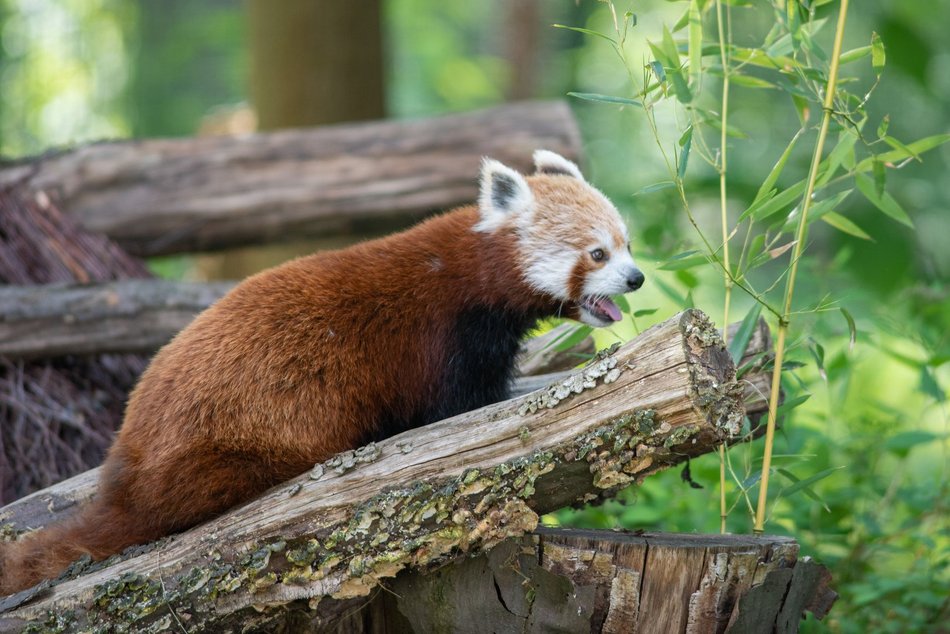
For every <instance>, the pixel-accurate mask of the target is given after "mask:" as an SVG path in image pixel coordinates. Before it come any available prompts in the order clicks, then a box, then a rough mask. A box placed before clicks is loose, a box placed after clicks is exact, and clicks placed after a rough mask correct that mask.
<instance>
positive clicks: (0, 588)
mask: <svg viewBox="0 0 950 634" xmlns="http://www.w3.org/2000/svg"><path fill="white" fill-rule="evenodd" d="M133 519H134V518H132V517H130V516H129V515H128V514H126V513H124V512H122V511H121V509H118V508H116V507H112V506H106V505H105V504H104V503H101V502H99V501H93V502H92V503H90V504H88V505H87V506H85V507H84V508H82V509H80V510H79V513H78V514H77V515H76V516H75V517H72V518H69V519H67V520H64V521H62V522H59V523H57V524H53V525H52V526H50V527H48V528H44V529H41V530H39V531H36V532H34V533H30V534H28V535H26V536H25V537H23V538H21V539H20V540H19V541H16V542H7V543H3V544H0V595H5V594H12V593H14V592H19V591H20V590H24V589H26V588H29V587H31V586H33V585H35V584H37V583H39V582H40V581H42V580H43V579H52V578H55V577H57V576H59V574H60V573H61V572H63V571H64V570H65V569H66V568H68V567H69V564H71V563H72V562H73V561H75V560H77V559H79V558H80V557H82V556H83V555H86V554H88V555H91V556H92V558H93V560H99V559H104V558H106V557H108V556H109V555H112V554H115V553H118V552H120V551H122V550H123V549H125V548H126V547H128V546H131V545H133V544H137V543H141V542H144V541H147V540H148V536H144V535H139V534H138V533H139V532H140V531H141V529H139V528H138V526H137V524H139V523H136V522H134V521H133Z"/></svg>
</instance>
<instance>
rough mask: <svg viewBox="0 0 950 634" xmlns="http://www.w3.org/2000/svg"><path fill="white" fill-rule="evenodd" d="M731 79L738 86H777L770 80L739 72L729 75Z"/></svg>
mask: <svg viewBox="0 0 950 634" xmlns="http://www.w3.org/2000/svg"><path fill="white" fill-rule="evenodd" d="M729 81H731V82H732V83H734V84H736V85H737V86H746V87H748V88H775V84H773V83H772V82H770V81H768V80H765V79H761V78H759V77H753V76H752V75H740V74H739V73H732V74H731V75H729Z"/></svg>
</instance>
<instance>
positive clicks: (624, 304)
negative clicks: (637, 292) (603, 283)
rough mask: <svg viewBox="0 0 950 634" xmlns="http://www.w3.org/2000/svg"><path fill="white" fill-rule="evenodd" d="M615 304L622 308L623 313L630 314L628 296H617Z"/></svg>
mask: <svg viewBox="0 0 950 634" xmlns="http://www.w3.org/2000/svg"><path fill="white" fill-rule="evenodd" d="M614 302H615V303H616V304H617V306H619V307H620V310H622V311H623V312H625V313H629V312H630V302H628V301H627V297H626V295H617V296H616V297H614Z"/></svg>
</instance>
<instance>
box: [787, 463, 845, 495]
mask: <svg viewBox="0 0 950 634" xmlns="http://www.w3.org/2000/svg"><path fill="white" fill-rule="evenodd" d="M841 469H844V467H831V468H830V469H824V470H822V471H819V472H818V473H816V474H815V475H813V476H810V477H808V478H805V479H804V480H799V481H798V482H796V483H795V484H793V485H792V486H790V487H788V488H787V489H782V495H784V496H789V495H792V494H793V493H796V492H798V491H801V490H802V489H804V488H806V487H810V486H811V485H813V484H815V483H816V482H818V481H820V480H824V479H825V478H827V477H828V476H830V475H831V474H832V473H834V472H835V471H839V470H841Z"/></svg>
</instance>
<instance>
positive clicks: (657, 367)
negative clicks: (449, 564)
mask: <svg viewBox="0 0 950 634" xmlns="http://www.w3.org/2000/svg"><path fill="white" fill-rule="evenodd" d="M734 372H735V368H734V366H733V363H732V360H731V359H730V358H729V355H728V353H727V352H726V351H725V349H724V348H723V347H722V342H721V338H720V337H719V335H718V333H717V332H716V330H715V328H714V327H713V325H712V324H711V323H710V322H709V321H708V319H707V318H706V317H705V316H704V315H703V314H702V313H701V312H699V311H695V310H690V311H686V312H684V313H681V314H680V315H678V316H676V317H674V318H673V319H670V320H668V321H666V322H663V323H662V324H658V325H657V326H654V327H653V328H651V329H649V330H648V331H646V332H644V333H643V334H642V335H641V336H639V337H637V338H636V339H634V340H633V341H631V342H629V343H627V344H626V345H624V346H623V347H621V348H619V349H613V350H611V351H605V352H604V353H601V354H599V355H598V357H597V358H596V359H595V360H594V361H592V362H591V364H589V365H588V366H587V367H586V368H585V369H584V370H583V371H580V372H577V373H575V374H573V375H571V377H570V378H569V379H566V380H563V381H561V382H559V383H557V384H555V385H552V386H549V387H548V388H546V389H544V390H539V391H536V392H532V393H530V394H528V395H526V396H522V397H519V398H516V399H512V400H510V401H505V402H503V403H498V404H495V405H491V406H488V407H485V408H482V409H479V410H475V411H473V412H468V413H466V414H462V415H459V416H456V417H454V418H451V419H448V420H445V421H441V422H438V423H435V424H433V425H429V426H427V427H423V428H420V429H415V430H411V431H409V432H406V433H404V434H401V435H399V436H396V437H393V438H391V439H388V440H385V441H383V442H381V443H378V444H375V445H370V446H368V447H364V448H362V449H360V450H358V451H355V452H352V451H351V452H345V453H344V454H341V455H339V456H336V457H334V458H332V459H330V460H329V461H327V462H326V463H323V464H320V465H317V466H316V467H315V468H314V470H313V471H312V472H310V473H308V474H304V475H302V476H300V477H298V478H296V479H294V480H291V481H289V482H287V483H285V484H283V485H281V486H279V487H276V488H274V489H272V490H271V491H270V492H268V493H267V494H265V495H263V496H262V497H260V498H258V499H256V500H254V501H253V502H251V503H249V504H247V505H245V506H243V507H240V508H238V509H235V510H232V511H230V512H228V513H227V514H225V515H223V516H222V517H220V518H218V519H216V520H213V521H211V522H208V523H206V524H203V525H201V526H198V527H196V528H194V529H191V530H189V531H187V532H185V533H182V534H180V535H177V536H174V537H171V538H168V539H165V540H162V541H161V542H158V543H156V544H152V545H148V546H145V547H142V548H138V549H132V550H131V551H129V552H127V553H125V554H124V555H123V556H122V557H118V558H114V559H113V560H109V561H107V562H104V563H101V564H97V565H93V566H87V567H86V568H85V569H83V568H82V567H81V566H77V570H74V571H72V572H71V573H70V574H68V575H67V576H66V578H64V579H61V580H59V581H58V582H57V583H55V584H53V585H51V586H49V587H46V588H40V589H38V590H33V591H29V590H28V591H25V592H24V593H20V594H19V595H13V596H12V597H9V598H8V599H6V600H5V602H4V607H5V608H6V609H7V611H6V612H4V613H3V614H2V615H0V632H12V631H20V630H21V629H22V628H24V627H25V626H27V625H28V624H37V625H41V624H43V623H46V622H47V620H48V619H53V620H54V621H55V622H56V623H59V624H61V625H62V628H61V631H74V630H81V629H83V628H89V627H92V626H93V625H95V626H96V627H100V628H105V629H109V628H122V627H126V628H134V629H136V630H137V631H145V630H146V629H147V628H149V627H151V628H161V627H172V625H171V624H172V623H174V622H175V621H174V620H175V619H179V620H180V619H182V618H183V615H185V620H186V621H187V623H188V629H196V630H197V629H201V628H203V627H211V626H213V627H215V628H222V627H227V626H228V625H229V624H235V623H240V624H241V626H242V627H243V628H253V627H259V626H263V625H264V624H265V623H268V622H272V621H274V620H277V619H280V618H282V617H283V612H284V611H285V608H283V607H282V606H284V605H285V604H287V603H288V602H292V601H306V602H308V605H309V607H310V610H311V612H312V613H313V614H314V615H317V616H320V617H322V618H328V619H329V618H333V617H334V615H336V616H339V614H340V613H341V612H340V611H341V610H345V609H346V606H347V605H349V604H348V600H350V599H353V598H355V597H361V596H365V595H366V594H368V593H369V592H370V591H371V590H372V589H373V588H375V587H376V586H377V584H378V583H379V580H380V579H382V578H386V577H391V576H393V575H395V574H396V573H397V572H398V571H399V570H401V569H403V568H407V567H408V568H415V569H427V568H429V567H430V566H434V565H438V564H440V563H443V562H445V561H447V560H449V559H451V558H452V557H453V556H455V555H457V554H458V553H463V552H468V553H475V552H479V551H483V550H489V549H491V548H492V547H493V546H494V545H496V544H498V543H499V542H501V541H502V540H504V539H507V538H509V537H515V536H520V535H523V534H525V533H527V532H529V531H531V530H534V529H535V528H536V526H537V522H538V516H539V515H540V514H543V513H546V512H549V511H552V510H555V509H557V508H561V507H563V506H566V505H569V504H571V503H576V502H584V501H587V500H591V499H596V498H598V497H599V496H601V495H605V494H610V493H612V492H614V491H616V490H618V489H619V488H621V487H624V486H626V485H628V484H631V483H633V482H636V481H640V480H642V479H643V478H645V477H648V476H649V475H650V474H652V473H654V472H656V471H659V470H662V469H665V468H668V467H669V466H672V465H674V464H677V463H679V462H681V461H683V460H686V459H687V458H688V457H690V456H695V455H698V454H700V453H704V452H708V451H711V450H712V449H713V448H714V447H716V446H717V445H718V444H719V443H721V442H724V441H725V440H727V439H728V438H730V437H731V436H732V435H734V434H736V433H738V431H739V428H740V425H741V421H742V417H743V414H744V412H743V410H742V406H741V392H742V390H741V388H740V386H739V384H738V383H737V382H736V381H735V374H734Z"/></svg>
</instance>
